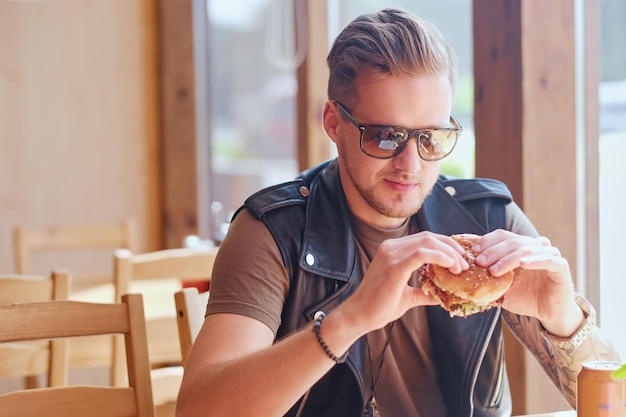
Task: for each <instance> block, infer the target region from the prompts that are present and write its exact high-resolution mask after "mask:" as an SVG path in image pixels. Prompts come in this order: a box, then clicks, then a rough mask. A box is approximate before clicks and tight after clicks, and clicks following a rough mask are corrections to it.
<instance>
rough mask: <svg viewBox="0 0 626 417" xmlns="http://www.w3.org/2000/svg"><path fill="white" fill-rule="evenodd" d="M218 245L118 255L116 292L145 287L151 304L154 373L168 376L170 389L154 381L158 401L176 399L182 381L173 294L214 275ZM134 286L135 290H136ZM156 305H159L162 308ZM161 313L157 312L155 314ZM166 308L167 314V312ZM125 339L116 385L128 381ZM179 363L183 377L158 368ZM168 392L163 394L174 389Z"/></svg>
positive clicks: (117, 362) (148, 307)
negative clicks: (125, 362) (214, 246)
mask: <svg viewBox="0 0 626 417" xmlns="http://www.w3.org/2000/svg"><path fill="white" fill-rule="evenodd" d="M216 253H217V249H216V248H203V249H196V248H179V249H164V250H159V251H154V252H148V253H141V254H133V253H132V252H131V251H129V250H126V249H120V250H117V251H115V253H114V282H115V291H116V296H117V297H119V296H120V294H123V293H127V292H133V291H135V290H136V289H139V290H140V291H141V292H142V294H143V295H144V300H145V303H146V323H147V332H148V351H149V356H150V363H151V367H152V369H153V375H159V374H161V375H162V374H167V378H165V379H164V381H166V382H164V384H166V385H167V387H165V388H161V387H160V384H161V380H157V379H156V378H155V379H153V384H152V385H153V390H154V393H155V404H156V405H157V406H159V405H160V404H162V403H165V402H170V401H175V400H176V396H177V394H178V388H179V387H180V380H182V368H181V365H182V354H181V351H180V344H179V342H178V329H177V323H176V315H175V311H176V310H175V305H174V299H173V294H174V292H176V291H177V290H178V289H180V288H182V285H183V282H184V281H186V280H190V281H199V280H206V281H209V280H210V279H211V272H212V270H213V263H214V261H215V256H216ZM133 287H134V288H133ZM152 303H155V304H156V308H155V306H154V305H151V304H152ZM151 311H153V312H156V313H157V314H156V316H155V315H154V314H153V313H151ZM164 312H166V313H165V315H164V314H163V313H164ZM120 348H121V346H120V342H119V341H118V342H117V344H116V346H115V347H114V351H113V374H112V379H113V381H114V385H117V384H120V383H122V381H123V380H124V373H123V371H124V367H123V356H122V355H120ZM172 366H177V367H179V368H180V369H179V370H178V372H179V375H180V378H178V381H176V378H173V377H172V373H171V372H163V371H161V372H155V371H157V370H158V368H166V367H172ZM168 392H169V394H170V395H169V398H166V397H167V396H162V395H160V394H159V393H166V394H167V393H168Z"/></svg>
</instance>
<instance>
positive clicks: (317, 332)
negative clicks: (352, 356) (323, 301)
mask: <svg viewBox="0 0 626 417" xmlns="http://www.w3.org/2000/svg"><path fill="white" fill-rule="evenodd" d="M324 317H326V313H324V312H323V311H318V312H317V313H315V323H313V333H315V337H316V338H317V341H318V342H319V344H320V346H321V347H322V349H324V352H326V355H328V357H329V358H331V359H332V360H333V361H334V362H335V363H344V362H345V361H346V358H347V357H348V352H349V351H348V352H346V353H344V354H343V355H341V356H340V357H337V356H335V355H334V354H333V352H331V351H330V348H329V347H328V345H327V344H326V342H324V339H322V334H321V333H320V327H322V320H324Z"/></svg>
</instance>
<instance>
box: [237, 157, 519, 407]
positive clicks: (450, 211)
mask: <svg viewBox="0 0 626 417" xmlns="http://www.w3.org/2000/svg"><path fill="white" fill-rule="evenodd" d="M510 201H511V195H510V192H509V191H508V189H507V188H506V187H505V186H504V185H503V184H502V183H500V182H498V181H494V180H463V179H449V178H446V177H443V176H441V177H440V178H439V180H438V182H437V184H436V185H435V187H434V189H433V192H432V194H431V195H430V196H429V197H428V198H427V199H426V201H425V202H424V205H423V206H422V208H421V210H420V211H419V212H418V213H417V214H416V215H415V216H417V222H418V225H419V229H420V230H430V231H433V232H437V233H442V234H447V235H450V234H454V233H476V234H484V233H486V232H488V231H491V230H494V229H497V228H505V227H506V213H505V207H506V205H507V204H509V203H510ZM245 207H246V208H248V209H249V210H250V211H251V212H252V213H254V214H255V215H256V216H257V217H258V218H260V219H261V220H262V221H263V222H264V223H265V224H266V225H267V227H268V228H269V230H270V231H271V233H272V234H273V236H274V239H275V240H276V242H277V244H278V246H279V248H280V251H281V254H282V256H283V260H284V263H285V266H286V268H287V270H288V271H289V273H290V276H291V286H290V293H289V296H288V298H287V300H286V303H285V306H284V310H283V314H282V322H281V326H280V328H279V330H278V335H277V339H280V338H281V337H284V336H286V335H287V334H289V333H290V332H292V331H294V330H296V329H299V328H302V327H303V326H305V325H307V324H308V323H310V322H311V321H312V319H313V315H314V314H315V312H316V311H318V310H324V311H327V312H328V311H331V310H333V309H334V308H335V307H336V306H337V305H339V304H340V303H341V302H343V301H344V300H345V299H346V298H347V297H348V296H349V295H350V294H352V293H353V292H354V290H355V289H356V288H357V286H358V285H359V282H360V280H361V278H362V276H361V274H360V272H359V268H358V267H357V266H358V264H359V263H358V260H357V256H356V248H355V243H354V236H353V232H352V230H351V225H350V214H349V211H348V206H347V203H346V200H345V196H344V194H343V190H342V188H341V184H340V181H339V169H338V165H337V161H336V160H335V161H330V162H326V163H324V164H321V165H319V166H317V167H315V168H312V169H310V170H308V171H306V172H304V173H302V175H301V176H300V177H299V178H297V179H296V180H295V181H292V182H288V183H285V184H281V185H277V186H274V187H270V188H268V189H265V190H262V191H260V192H258V193H256V194H254V195H253V196H251V197H250V198H249V199H248V200H247V201H246V202H245ZM427 315H428V322H429V328H430V332H431V338H432V344H433V348H434V349H433V351H434V352H435V356H436V357H435V358H434V360H435V363H436V365H437V368H438V371H439V375H440V382H439V383H440V386H441V392H442V393H443V395H444V398H445V403H446V405H447V407H448V416H450V417H465V416H481V417H482V416H510V415H511V398H510V392H509V388H508V382H507V379H506V372H505V364H504V348H503V340H502V331H501V319H500V310H499V309H492V310H490V311H488V312H486V313H484V314H476V315H473V316H470V317H468V318H464V319H463V318H450V317H449V315H448V313H447V312H445V311H444V310H443V309H441V308H439V307H427ZM364 345H365V344H364V338H362V339H361V340H359V341H357V342H356V343H355V344H354V345H353V346H352V347H351V348H350V353H349V355H348V359H347V361H346V362H345V363H344V364H339V365H336V366H334V367H333V368H332V369H331V370H330V371H329V372H328V373H327V374H326V375H325V376H324V377H323V378H322V379H321V380H320V381H319V382H318V383H317V384H316V385H314V386H313V387H312V389H311V390H310V392H309V393H307V395H306V396H305V397H303V399H301V400H300V401H298V402H297V403H296V404H295V405H294V407H293V408H292V409H291V410H290V411H289V413H288V414H287V415H288V416H297V415H301V416H311V417H313V416H315V417H323V416H337V417H350V416H354V417H361V415H362V412H363V407H364V401H365V399H364V380H363V369H364V353H365V351H364ZM395 417H405V416H395ZM406 417H408V416H406Z"/></svg>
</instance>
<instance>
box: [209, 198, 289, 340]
mask: <svg viewBox="0 0 626 417" xmlns="http://www.w3.org/2000/svg"><path fill="white" fill-rule="evenodd" d="M288 291H289V275H288V273H287V270H286V269H285V266H284V264H283V260H282V256H281V254H280V250H279V249H278V246H277V245H276V242H275V241H274V238H273V237H272V234H271V232H270V231H269V229H268V228H267V227H266V226H265V224H264V223H263V222H262V221H260V220H259V219H257V218H256V217H254V216H253V215H252V214H251V213H250V212H249V211H248V210H242V211H241V212H240V213H239V214H238V215H237V217H236V218H235V219H234V220H233V222H232V223H231V224H230V227H229V230H228V233H227V234H226V236H225V238H224V240H223V241H222V243H221V245H220V248H219V251H218V254H217V258H216V259H215V265H214V267H213V274H212V277H211V293H210V297H209V303H208V305H207V311H206V314H207V316H208V315H210V314H216V313H232V314H240V315H244V316H248V317H251V318H253V319H256V320H259V321H260V322H262V323H264V324H265V325H267V326H268V327H269V328H270V329H271V330H272V331H273V332H274V335H276V332H277V331H278V327H279V326H280V321H281V314H282V310H283V305H284V303H285V299H286V295H287V293H288Z"/></svg>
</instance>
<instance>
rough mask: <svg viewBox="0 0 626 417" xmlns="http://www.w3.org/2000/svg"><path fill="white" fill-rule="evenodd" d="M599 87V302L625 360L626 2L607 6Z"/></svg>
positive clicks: (605, 1) (605, 2)
mask: <svg viewBox="0 0 626 417" xmlns="http://www.w3.org/2000/svg"><path fill="white" fill-rule="evenodd" d="M601 7H602V16H601V19H602V20H601V24H600V28H601V36H602V38H601V42H602V44H601V47H602V62H601V68H602V83H601V85H600V89H599V94H600V97H599V98H600V300H601V310H600V313H601V319H602V323H601V325H602V328H603V329H604V330H605V331H606V332H607V333H608V334H610V335H611V340H612V341H614V342H615V343H616V344H617V345H618V347H619V349H620V353H621V356H622V359H623V358H626V330H624V319H626V313H625V312H624V311H625V310H624V303H625V302H626V275H625V273H624V264H622V262H621V258H622V256H624V254H623V253H621V252H622V250H623V248H624V246H625V245H624V241H623V236H625V235H626V219H625V218H624V215H623V212H622V210H624V207H626V194H625V193H624V191H623V190H624V180H625V179H626V163H625V159H624V158H625V157H626V26H624V21H626V2H624V1H623V0H602V1H601Z"/></svg>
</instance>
